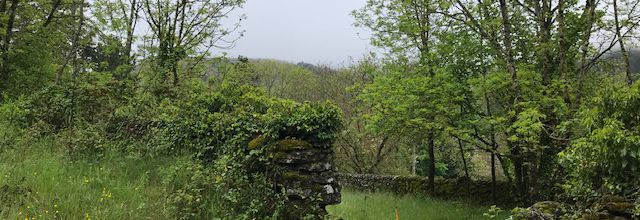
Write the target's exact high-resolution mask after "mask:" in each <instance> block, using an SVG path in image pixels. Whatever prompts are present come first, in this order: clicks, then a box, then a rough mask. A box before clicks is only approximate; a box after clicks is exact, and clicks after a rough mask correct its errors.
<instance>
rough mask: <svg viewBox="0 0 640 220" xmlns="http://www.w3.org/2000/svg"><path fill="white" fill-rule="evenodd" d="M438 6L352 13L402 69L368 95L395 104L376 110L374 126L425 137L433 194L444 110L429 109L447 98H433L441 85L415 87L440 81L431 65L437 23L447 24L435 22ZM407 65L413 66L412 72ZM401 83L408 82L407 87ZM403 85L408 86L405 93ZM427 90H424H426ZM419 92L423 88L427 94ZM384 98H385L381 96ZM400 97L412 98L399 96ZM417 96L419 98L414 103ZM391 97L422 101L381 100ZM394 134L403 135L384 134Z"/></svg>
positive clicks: (389, 6) (388, 1)
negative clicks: (436, 156)
mask: <svg viewBox="0 0 640 220" xmlns="http://www.w3.org/2000/svg"><path fill="white" fill-rule="evenodd" d="M438 3H439V2H438V1H433V0H415V1H397V0H372V1H368V2H367V5H366V6H365V7H363V8H362V9H360V10H357V11H354V12H353V15H354V16H355V18H356V25H357V26H362V27H367V28H369V29H371V30H372V31H373V37H372V44H373V45H375V46H378V47H382V48H385V49H388V51H389V54H388V55H389V57H391V58H392V59H394V60H397V61H398V63H399V64H401V65H399V66H397V67H395V68H394V70H391V72H390V75H389V77H386V76H383V77H380V78H379V79H380V80H376V82H374V83H373V84H372V85H375V86H372V88H369V89H368V90H367V91H368V92H370V93H373V94H369V95H364V97H365V99H369V101H371V102H372V103H376V102H379V103H388V104H391V105H378V106H377V107H378V109H376V110H377V111H378V114H379V115H378V116H377V117H375V118H377V119H374V122H373V123H374V124H376V125H378V126H382V127H387V128H391V127H395V126H400V127H401V128H398V129H400V130H402V131H405V130H407V129H409V130H411V131H413V132H412V134H415V135H417V136H415V137H419V138H423V140H424V143H419V144H425V145H427V150H428V157H429V163H428V170H429V188H430V191H431V193H435V182H434V181H435V172H436V161H435V160H436V159H435V139H436V138H437V136H438V132H437V130H438V128H439V127H440V125H439V123H438V122H437V121H438V119H436V117H438V116H441V115H440V114H438V113H440V112H442V110H443V109H435V108H432V107H431V106H426V105H425V104H433V105H439V104H442V103H434V102H438V101H439V100H440V99H441V98H445V97H444V96H442V97H440V96H433V95H434V93H435V94H438V92H437V91H438V90H439V89H438V87H440V85H437V84H423V85H417V84H416V83H417V82H419V83H428V82H429V81H435V80H436V78H438V76H436V75H437V74H436V68H435V66H434V62H433V61H434V58H433V57H434V55H433V51H434V42H435V39H436V38H437V37H435V36H436V35H437V34H438V32H439V31H440V30H439V29H438V28H437V27H439V24H441V23H436V21H438V22H444V20H443V19H438V18H437V17H438V16H439V15H437V14H435V13H434V12H435V8H436V7H437V5H438ZM403 66H405V67H403ZM409 66H413V68H412V67H409ZM402 73H405V74H402ZM440 77H442V75H440ZM396 80H397V81H396ZM396 82H397V83H398V84H400V85H401V86H395V85H394V83H396ZM401 83H408V85H404V84H401ZM404 86H408V87H405V88H403V87H404ZM423 86H426V88H425V87H423ZM429 86H431V87H429ZM374 88H375V89H374ZM420 88H425V89H426V90H422V89H420ZM367 91H365V93H367ZM405 92H407V93H405ZM413 92H415V93H413ZM382 94H384V96H381V95H382ZM398 95H406V96H409V97H402V96H401V97H398ZM414 96H418V97H415V98H413V97H414ZM379 98H382V99H379ZM387 98H389V99H400V100H404V101H410V102H418V103H419V104H418V106H413V105H412V104H411V103H404V102H402V103H397V102H393V101H389V100H383V99H387ZM445 102H446V101H445ZM438 107H440V106H438ZM413 110H415V111H413ZM382 115H384V116H382ZM385 116H390V117H394V116H396V117H399V118H396V119H390V120H396V121H394V122H392V123H396V124H391V123H390V124H388V125H386V124H385V123H381V122H382V119H383V118H385ZM406 116H408V117H406ZM401 119H402V120H401ZM405 119H406V120H405ZM396 128H397V127H396ZM392 130H396V131H399V130H397V129H386V131H392Z"/></svg>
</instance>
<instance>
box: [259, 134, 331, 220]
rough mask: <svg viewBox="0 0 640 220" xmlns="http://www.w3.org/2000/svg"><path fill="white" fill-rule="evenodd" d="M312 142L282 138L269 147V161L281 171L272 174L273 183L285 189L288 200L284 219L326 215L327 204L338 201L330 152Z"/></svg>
mask: <svg viewBox="0 0 640 220" xmlns="http://www.w3.org/2000/svg"><path fill="white" fill-rule="evenodd" d="M316 143H317V142H315V141H308V142H307V141H303V140H298V139H284V140H280V141H277V142H276V143H275V145H274V147H270V148H269V149H270V150H271V151H272V152H271V155H272V157H271V158H272V161H273V162H274V163H275V164H276V165H277V166H278V167H279V170H281V171H282V172H281V173H280V174H279V175H276V182H278V185H279V186H280V187H282V188H284V189H285V191H286V195H287V198H288V201H287V203H286V205H287V208H286V209H285V212H286V213H285V214H284V217H285V218H286V219H301V218H303V217H307V216H314V217H315V218H320V216H323V215H325V214H326V210H325V207H326V206H327V205H332V204H338V203H340V202H341V195H340V190H341V188H340V185H338V182H337V181H336V175H337V173H336V171H335V169H334V168H335V166H334V158H335V156H334V152H333V150H332V149H330V148H327V147H326V146H325V145H324V143H323V144H321V145H319V146H316V145H315V144H316Z"/></svg>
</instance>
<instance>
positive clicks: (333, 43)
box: [225, 0, 372, 66]
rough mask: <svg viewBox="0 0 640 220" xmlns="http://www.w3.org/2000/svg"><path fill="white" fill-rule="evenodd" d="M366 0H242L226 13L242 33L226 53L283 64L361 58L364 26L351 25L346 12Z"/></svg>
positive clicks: (334, 62)
mask: <svg viewBox="0 0 640 220" xmlns="http://www.w3.org/2000/svg"><path fill="white" fill-rule="evenodd" d="M365 2H366V0H247V3H246V4H245V6H244V8H242V9H239V10H237V11H236V12H234V13H236V14H235V15H231V16H230V17H229V20H230V21H236V20H237V16H238V15H239V14H245V15H246V16H247V20H245V21H243V22H242V29H243V30H245V31H246V32H245V33H244V34H245V36H244V37H243V38H241V39H240V40H239V41H238V42H237V45H236V47H235V48H233V49H230V50H227V51H225V52H227V53H228V55H229V57H237V56H238V55H243V56H246V57H249V58H273V59H279V60H285V61H289V62H294V63H296V62H301V61H304V62H307V63H312V64H326V65H332V66H336V65H342V64H347V63H348V61H349V58H350V57H352V58H355V59H358V58H361V57H362V56H363V55H364V54H365V53H367V51H369V50H371V49H372V47H371V46H369V39H368V37H369V34H368V31H367V30H364V29H361V28H356V27H354V26H353V22H354V19H353V17H352V16H351V15H350V13H351V11H352V10H354V9H359V8H361V7H362V6H364V4H365Z"/></svg>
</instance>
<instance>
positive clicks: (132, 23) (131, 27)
mask: <svg viewBox="0 0 640 220" xmlns="http://www.w3.org/2000/svg"><path fill="white" fill-rule="evenodd" d="M137 6H138V4H137V1H136V0H132V1H131V9H130V11H129V18H128V20H127V39H126V43H125V48H124V56H125V59H126V64H128V65H133V57H132V56H131V47H132V45H133V38H134V37H135V36H134V31H135V28H136V23H137V20H138V8H137ZM129 70H131V67H129Z"/></svg>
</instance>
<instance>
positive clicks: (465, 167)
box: [456, 138, 471, 195]
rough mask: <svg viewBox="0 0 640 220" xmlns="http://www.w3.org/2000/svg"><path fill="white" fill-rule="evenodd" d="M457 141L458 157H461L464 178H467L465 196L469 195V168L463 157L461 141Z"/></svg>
mask: <svg viewBox="0 0 640 220" xmlns="http://www.w3.org/2000/svg"><path fill="white" fill-rule="evenodd" d="M456 139H458V146H459V147H460V156H461V157H462V165H463V166H464V176H465V177H466V178H467V195H471V187H470V184H471V177H470V176H469V167H468V166H467V159H466V157H465V156H464V146H463V144H462V140H460V138H456Z"/></svg>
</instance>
